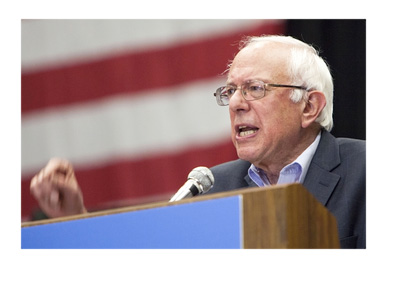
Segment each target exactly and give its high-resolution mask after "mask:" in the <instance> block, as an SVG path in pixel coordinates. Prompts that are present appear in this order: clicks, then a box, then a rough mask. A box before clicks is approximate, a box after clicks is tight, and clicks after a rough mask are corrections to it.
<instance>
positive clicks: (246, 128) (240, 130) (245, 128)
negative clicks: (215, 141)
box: [237, 125, 258, 137]
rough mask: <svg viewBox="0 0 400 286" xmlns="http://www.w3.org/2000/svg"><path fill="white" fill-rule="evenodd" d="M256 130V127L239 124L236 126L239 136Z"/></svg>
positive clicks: (244, 135) (247, 134)
mask: <svg viewBox="0 0 400 286" xmlns="http://www.w3.org/2000/svg"><path fill="white" fill-rule="evenodd" d="M257 131H258V128H257V127H254V126H246V125H241V126H239V127H238V128H237V132H238V135H239V137H246V136H249V135H251V134H254V133H256V132H257Z"/></svg>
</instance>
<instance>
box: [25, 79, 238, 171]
mask: <svg viewBox="0 0 400 286" xmlns="http://www.w3.org/2000/svg"><path fill="white" fill-rule="evenodd" d="M222 83H223V80H222V79H215V80H210V81H199V82H194V83H190V84H186V85H182V86H177V87H175V88H171V89H162V90H159V91H153V92H151V93H150V92H146V93H143V94H140V95H141V96H133V97H129V96H112V97H110V98H108V99H107V100H102V101H95V102H92V103H87V104H82V103H80V104H77V105H74V106H69V107H65V108H55V109H51V110H47V111H44V110H42V111H40V112H34V113H30V114H29V115H27V116H23V120H22V142H21V143H22V146H21V147H22V174H23V175H25V174H26V175H30V174H31V173H32V172H35V171H37V170H38V169H40V168H41V167H43V165H44V164H45V163H46V162H47V161H48V159H49V158H51V157H54V156H57V157H64V158H68V159H69V160H71V162H73V163H74V164H75V166H76V167H85V166H90V165H93V164H98V163H100V164H102V163H104V162H107V161H110V160H115V159H117V158H118V157H119V158H122V157H124V158H125V157H129V158H143V157H147V156H154V155H157V154H160V153H163V152H176V151H181V150H182V149H185V148H190V147H191V146H192V145H193V144H195V145H196V146H201V145H212V144H215V143H218V142H220V141H221V140H227V138H228V139H229V129H230V128H229V115H228V109H227V108H223V107H218V106H217V105H216V102H215V100H214V98H213V95H212V92H213V90H215V88H216V87H218V86H220V85H221V84H222Z"/></svg>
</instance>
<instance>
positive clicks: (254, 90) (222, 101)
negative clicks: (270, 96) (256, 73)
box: [214, 80, 307, 106]
mask: <svg viewBox="0 0 400 286" xmlns="http://www.w3.org/2000/svg"><path fill="white" fill-rule="evenodd" d="M271 87H284V88H296V89H303V90H307V88H306V87H304V86H297V85H287V84H275V83H265V82H263V81H260V80H252V81H248V82H246V83H245V84H243V85H242V86H241V87H236V86H233V85H226V86H221V87H220V88H218V89H217V91H216V92H215V93H214V96H215V98H216V100H217V103H218V105H221V106H226V105H229V100H230V99H231V97H232V96H233V94H234V93H235V92H236V90H238V89H240V90H241V91H242V96H243V98H244V99H245V100H248V101H251V100H257V99H260V98H263V97H264V96H265V91H271Z"/></svg>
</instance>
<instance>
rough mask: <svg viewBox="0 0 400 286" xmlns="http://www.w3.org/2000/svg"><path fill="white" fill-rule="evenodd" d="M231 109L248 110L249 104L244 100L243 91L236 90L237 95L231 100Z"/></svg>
mask: <svg viewBox="0 0 400 286" xmlns="http://www.w3.org/2000/svg"><path fill="white" fill-rule="evenodd" d="M229 108H230V109H231V110H232V111H240V110H248V108H249V103H248V101H247V100H246V99H244V97H243V94H242V90H240V89H236V91H235V93H234V94H233V95H232V96H231V98H230V99H229Z"/></svg>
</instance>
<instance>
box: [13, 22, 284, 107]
mask: <svg viewBox="0 0 400 286" xmlns="http://www.w3.org/2000/svg"><path fill="white" fill-rule="evenodd" d="M283 32H284V24H283V23H281V22H265V23H262V24H260V25H259V26H256V27H252V28H250V29H248V30H244V31H242V33H243V35H259V34H280V33H283ZM238 40H239V39H238V37H237V32H234V33H231V34H227V35H224V36H220V37H215V38H211V39H202V40H196V41H192V42H190V43H184V44H180V45H176V46H173V47H170V48H165V49H153V50H147V51H143V52H132V53H125V54H119V55H116V56H113V57H110V58H106V59H102V60H96V61H90V62H86V63H79V64H75V65H71V66H63V67H58V68H53V69H50V70H45V71H40V72H28V73H25V74H23V75H22V78H21V94H22V100H21V109H22V113H25V112H30V111H35V110H38V109H42V108H49V107H56V106H60V105H66V104H72V103H77V102H87V101H91V100H94V99H99V98H103V97H107V96H109V95H112V94H125V93H132V92H137V91H142V90H148V89H154V88H162V87H167V86H171V85H177V84H181V83H184V82H187V81H193V80H198V79H203V78H209V77H214V76H216V75H218V74H220V73H221V72H223V71H224V69H225V68H226V64H227V62H228V60H230V59H232V58H233V55H234V54H235V53H236V52H237V46H235V45H232V43H235V42H238ZM205 53H206V54H205ZM171 59H174V61H171ZM193 67H196V68H195V69H194V68H193ZM149 75H151V77H150V79H149Z"/></svg>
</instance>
